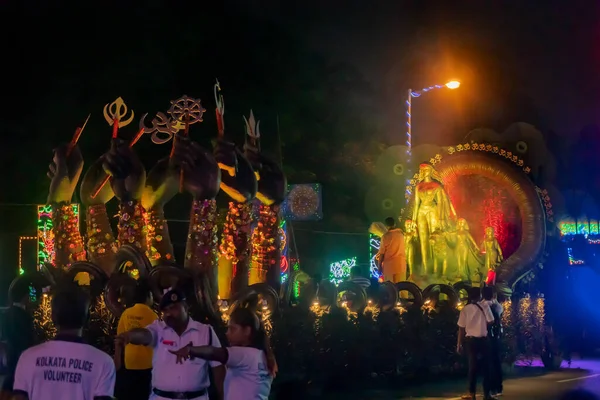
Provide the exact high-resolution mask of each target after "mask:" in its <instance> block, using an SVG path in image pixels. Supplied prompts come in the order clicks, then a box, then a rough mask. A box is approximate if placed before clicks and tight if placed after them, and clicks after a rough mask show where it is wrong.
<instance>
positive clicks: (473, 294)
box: [469, 287, 481, 303]
mask: <svg viewBox="0 0 600 400" xmlns="http://www.w3.org/2000/svg"><path fill="white" fill-rule="evenodd" d="M480 300H481V291H480V289H479V288H477V287H473V288H470V289H469V303H477V302H478V301H480Z"/></svg>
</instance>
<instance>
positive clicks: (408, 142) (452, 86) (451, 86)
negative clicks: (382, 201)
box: [406, 81, 460, 199]
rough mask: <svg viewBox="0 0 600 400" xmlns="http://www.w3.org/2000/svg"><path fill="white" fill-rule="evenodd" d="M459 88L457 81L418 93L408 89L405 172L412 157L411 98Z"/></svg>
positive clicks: (434, 86)
mask: <svg viewBox="0 0 600 400" xmlns="http://www.w3.org/2000/svg"><path fill="white" fill-rule="evenodd" d="M459 87H460V82H459V81H449V82H447V83H446V84H444V85H433V86H429V87H426V88H423V89H421V90H418V91H413V90H412V89H408V97H407V99H406V146H407V147H408V150H407V151H406V154H408V163H407V170H408V166H410V162H411V156H412V114H411V113H412V98H413V97H420V96H421V95H422V94H423V93H427V92H430V91H432V90H435V89H444V88H447V89H457V88H459ZM411 173H412V172H411V171H410V170H408V179H407V181H406V198H407V199H408V198H409V197H410V194H411V191H410V179H411Z"/></svg>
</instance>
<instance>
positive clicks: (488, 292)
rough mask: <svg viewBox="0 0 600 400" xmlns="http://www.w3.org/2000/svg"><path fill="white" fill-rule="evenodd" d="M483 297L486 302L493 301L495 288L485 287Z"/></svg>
mask: <svg viewBox="0 0 600 400" xmlns="http://www.w3.org/2000/svg"><path fill="white" fill-rule="evenodd" d="M481 295H482V296H483V299H484V300H492V299H493V298H494V288H493V287H492V286H484V288H483V289H482V290H481Z"/></svg>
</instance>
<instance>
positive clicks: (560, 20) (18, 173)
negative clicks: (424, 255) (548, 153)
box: [0, 0, 600, 234]
mask: <svg viewBox="0 0 600 400" xmlns="http://www.w3.org/2000/svg"><path fill="white" fill-rule="evenodd" d="M88 3H91V2H61V1H58V2H57V1H54V2H48V1H27V2H23V1H4V2H2V4H0V33H1V35H0V37H2V49H3V53H2V55H3V57H2V60H3V74H2V76H3V78H4V79H3V87H2V99H3V102H2V107H1V109H0V120H1V123H0V134H1V135H2V137H3V139H4V140H5V142H4V143H5V145H4V146H2V147H1V148H0V157H1V158H2V160H3V166H4V167H5V169H4V171H5V173H4V178H3V190H2V192H1V194H0V196H1V197H0V203H2V204H6V203H11V204H13V203H19V204H22V203H39V202H43V201H44V200H45V196H46V193H47V184H48V182H47V179H46V178H45V173H46V169H47V164H48V163H49V161H50V159H51V155H52V152H51V150H52V148H53V147H55V146H57V145H58V144H60V143H61V142H65V141H68V140H69V139H70V137H71V136H72V134H73V131H74V130H75V128H76V126H78V125H79V124H81V122H82V121H83V120H84V119H85V117H86V116H87V114H88V113H90V112H91V113H92V119H91V120H90V123H89V125H88V128H86V132H85V133H84V135H83V137H82V139H81V143H80V144H81V147H82V150H83V152H84V156H85V158H86V160H87V161H88V162H90V161H91V160H93V159H94V158H96V157H98V156H100V155H101V154H102V152H103V151H105V150H106V149H107V148H108V144H109V143H108V142H109V136H110V129H109V128H108V127H107V126H106V123H105V122H104V119H103V118H102V115H101V110H102V107H103V106H104V104H106V103H109V102H111V101H112V100H114V99H115V98H116V97H118V96H122V97H123V98H124V99H125V101H126V102H127V104H128V105H129V106H130V107H132V108H134V109H135V111H136V115H137V116H140V115H142V114H143V113H145V112H150V113H151V114H152V113H154V112H156V111H165V110H166V108H168V106H169V100H171V99H175V98H178V97H180V96H181V95H183V94H188V95H190V96H193V97H200V98H202V99H203V105H204V107H205V108H206V109H207V110H208V111H207V114H206V119H205V123H204V124H203V127H202V128H201V129H199V130H198V131H197V132H198V133H194V132H192V134H193V135H195V136H194V137H195V138H196V140H199V141H200V142H201V143H202V144H204V145H208V144H209V141H210V138H211V137H214V136H215V132H216V131H215V122H214V111H213V110H214V104H213V99H212V84H213V82H214V79H215V78H217V77H218V78H219V79H220V81H221V82H222V84H223V86H224V93H225V99H226V115H225V118H226V128H227V129H228V132H231V134H232V135H233V136H232V139H235V140H236V141H237V142H238V143H240V144H241V138H242V135H243V130H242V129H243V121H242V118H241V115H242V114H244V113H246V114H247V113H248V111H249V109H250V108H253V109H254V110H255V112H258V114H259V118H261V119H263V123H262V124H263V125H261V126H264V129H265V131H266V132H270V139H269V140H270V142H269V143H267V144H266V145H265V148H267V149H271V150H273V149H276V148H277V143H278V142H277V141H276V140H275V139H274V137H275V134H274V133H273V132H275V131H276V126H275V122H274V121H275V120H276V117H277V116H278V115H282V117H281V121H282V126H281V133H280V135H281V137H280V141H281V142H282V143H283V144H282V146H284V147H283V162H284V165H285V164H286V163H287V164H289V165H290V166H292V167H294V168H295V169H296V170H298V169H299V168H300V166H301V165H302V163H303V162H304V160H305V159H306V163H309V161H310V159H311V157H312V158H313V160H312V162H313V166H312V167H311V168H312V169H313V170H315V169H318V168H317V167H315V166H314V165H318V152H317V150H318V148H316V147H315V148H313V147H311V145H312V144H314V143H313V142H314V140H313V139H312V136H310V135H311V133H312V132H313V131H315V132H316V131H317V128H318V127H320V126H325V128H323V129H324V132H327V130H326V128H327V126H329V125H324V122H323V121H326V120H327V118H329V119H331V118H330V117H331V115H330V114H331V113H333V111H330V109H334V108H335V109H336V111H335V118H336V121H337V122H336V123H337V125H336V126H343V122H344V120H347V121H348V122H347V123H348V124H350V125H352V124H354V121H355V120H354V119H355V118H358V117H357V116H356V115H355V114H356V112H355V110H354V109H351V108H348V109H344V107H345V104H346V103H345V102H349V101H350V100H349V99H351V100H352V101H353V102H354V103H353V104H354V106H355V107H357V109H359V110H361V112H363V113H364V115H361V116H360V118H361V121H368V120H369V119H370V116H371V115H372V119H373V120H377V121H378V123H379V125H378V126H379V128H380V129H379V131H378V133H377V139H378V140H379V141H381V142H382V143H384V144H385V145H394V144H402V143H403V142H404V140H405V137H404V109H403V107H404V99H405V96H406V91H407V89H408V88H409V87H412V88H413V89H419V88H421V87H424V86H429V85H431V84H435V83H444V82H446V81H447V80H449V79H459V80H460V81H461V82H462V86H461V88H460V89H459V90H456V91H440V92H438V93H432V94H428V95H427V97H426V98H425V97H423V98H420V99H417V100H416V101H415V111H414V123H413V126H414V135H415V141H416V143H417V144H419V143H427V142H437V143H440V144H450V143H455V142H457V141H458V140H460V139H461V138H462V137H464V135H465V134H466V133H467V132H468V131H469V130H470V129H473V128H475V127H482V126H484V127H491V128H493V129H496V130H499V131H502V130H503V129H504V128H506V127H507V126H508V124H510V123H512V122H516V121H525V122H530V123H532V124H534V125H536V126H537V127H538V128H539V129H541V130H542V131H543V132H547V131H553V132H555V133H557V134H558V135H561V136H565V137H567V136H568V137H572V138H573V140H575V137H576V136H577V135H578V132H579V131H580V130H581V129H582V128H583V127H584V126H586V125H588V124H593V123H600V120H599V119H600V117H599V116H598V113H597V112H596V109H597V108H598V107H599V106H600V96H599V95H598V93H599V89H600V79H599V78H598V73H597V71H598V70H599V68H598V67H599V66H600V65H599V64H600V62H599V61H600V60H599V55H600V51H599V50H598V45H597V41H598V39H600V36H599V34H600V25H599V24H600V4H598V2H597V1H595V0H572V1H564V0H563V1H559V0H546V1H544V2H532V1H522V0H520V1H512V0H511V1H500V0H495V1H492V0H487V1H486V0H483V1H481V0H480V1H474V0H468V1H467V0H465V1H460V2H457V1H447V0H439V1H427V0H418V1H399V0H398V1H393V0H390V1H378V0H375V1H372V2H365V1H357V0H327V1H316V0H305V1H302V2H300V1H275V0H239V1H233V0H226V1H215V2H212V3H207V4H202V5H200V4H198V3H204V2H191V1H190V2H174V1H161V0H148V1H143V2H135V3H136V5H133V3H134V2H131V3H132V4H131V5H129V2H123V1H104V2H96V3H95V4H100V3H101V4H102V5H98V6H91V5H89V4H88ZM139 4H143V5H139ZM335 68H343V69H344V71H346V72H344V74H345V75H344V76H346V77H348V76H351V78H347V79H346V81H349V82H356V84H352V85H350V87H344V88H343V89H344V90H343V91H340V90H338V89H339V88H338V87H337V86H336V90H327V88H329V87H330V86H331V84H330V82H329V81H327V79H328V78H327V77H326V76H325V73H324V72H323V71H331V70H332V69H335ZM319 85H320V86H319ZM318 88H320V89H319V90H322V91H324V92H327V96H326V97H324V98H326V101H323V102H322V103H316V102H315V101H313V100H311V99H312V98H311V97H308V96H306V98H304V97H303V96H304V95H305V94H307V93H312V92H313V91H314V92H317V89H318ZM323 88H325V89H323ZM314 98H315V99H321V98H323V96H321V95H318V94H315V95H314ZM363 104H364V105H363ZM286 115H287V117H286ZM136 121H137V118H136ZM340 121H341V122H340ZM326 122H327V121H326ZM286 123H287V125H286ZM311 124H312V125H311ZM136 126H137V122H136V123H134V124H132V125H131V126H130V127H129V129H127V130H124V131H123V135H124V137H129V136H131V135H133V131H134V130H135V127H136ZM313 126H314V127H317V128H315V129H313V128H312V127H313ZM332 126H333V125H332ZM327 129H328V128H327ZM332 132H333V131H332ZM362 134H364V136H365V137H367V136H369V135H374V133H373V132H370V131H368V130H367V129H365V131H364V132H363V133H362ZM302 135H306V137H307V139H306V140H307V141H310V142H311V143H310V144H306V145H299V144H298V143H301V141H299V140H300V139H299V137H300V138H301V137H302ZM314 135H316V136H315V138H325V139H323V140H324V142H323V143H321V142H319V143H318V145H319V146H321V147H323V149H325V150H326V152H329V153H331V152H332V151H334V150H335V149H336V148H337V147H336V146H339V144H340V143H341V141H342V139H343V135H344V132H343V130H342V131H338V132H337V133H335V135H337V136H338V139H336V140H337V141H334V138H333V136H334V134H333V133H332V134H331V135H332V139H331V141H330V142H327V141H328V140H329V139H328V138H327V137H328V135H327V134H323V133H319V134H318V135H317V133H314ZM358 136H360V135H359V134H358V133H355V134H354V136H353V140H355V141H356V140H359V139H360V138H357V137H358ZM265 137H269V133H265ZM327 146H329V147H327ZM138 151H139V152H140V154H141V155H142V158H143V159H144V161H145V162H146V164H147V166H148V167H149V166H150V165H152V162H153V161H155V160H157V159H158V158H159V157H163V156H165V155H166V154H167V153H168V149H167V148H166V147H163V148H159V147H158V146H156V145H152V144H150V143H149V141H147V142H146V143H141V144H140V145H139V148H138ZM273 152H275V151H273ZM332 174H333V173H332ZM290 176H292V179H291V181H293V180H294V178H293V175H290ZM315 179H316V180H319V181H321V182H323V183H325V187H327V183H328V182H327V179H328V177H327V176H317V177H316V178H315ZM298 180H300V178H298ZM344 190H348V191H350V192H351V191H352V190H354V189H352V188H351V187H346V188H345V189H344ZM357 191H361V192H362V189H360V190H358V189H357ZM357 204H362V200H359V201H357ZM361 207H362V206H361ZM0 208H2V207H0ZM356 208H357V209H358V206H357V207H356ZM5 209H6V207H4V208H2V210H3V211H2V215H3V216H2V218H3V219H4V218H6V217H5V216H6V215H7V213H8V214H13V210H12V208H10V211H7V210H9V209H6V210H5ZM349 209H351V210H354V209H352V207H349ZM353 212H355V211H353ZM357 213H360V209H358V211H357ZM0 223H2V221H0ZM10 225H11V228H6V227H5V232H4V233H5V234H6V233H7V232H13V233H14V232H19V233H25V232H22V231H23V230H26V231H29V230H30V229H29V227H26V228H22V227H20V226H18V224H17V223H16V222H15V224H10Z"/></svg>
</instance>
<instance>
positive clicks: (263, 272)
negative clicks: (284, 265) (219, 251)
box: [244, 111, 287, 291]
mask: <svg viewBox="0 0 600 400" xmlns="http://www.w3.org/2000/svg"><path fill="white" fill-rule="evenodd" d="M244 120H245V121H246V134H247V135H246V143H245V144H244V153H245V155H246V157H248V159H249V160H250V163H251V164H252V167H253V168H254V171H255V174H256V178H257V179H258V193H257V195H256V197H257V198H258V199H259V200H260V202H261V203H262V204H261V206H260V211H259V216H258V227H257V228H256V229H255V230H254V233H253V234H252V263H251V265H250V278H249V279H250V280H249V283H250V284H251V285H253V284H255V283H263V282H268V283H269V285H270V286H271V287H273V288H274V289H275V290H277V291H278V290H279V287H280V286H281V268H280V264H281V260H280V259H281V243H280V241H281V239H280V236H279V222H280V216H279V204H280V203H281V202H283V200H284V199H285V195H286V192H287V181H286V178H285V175H284V173H283V170H282V169H281V167H280V166H279V165H278V164H277V163H276V162H274V161H273V160H272V159H270V158H269V157H266V156H264V155H263V154H261V152H260V129H259V124H260V121H259V122H256V121H255V119H254V114H253V113H252V111H250V118H249V119H244Z"/></svg>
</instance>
